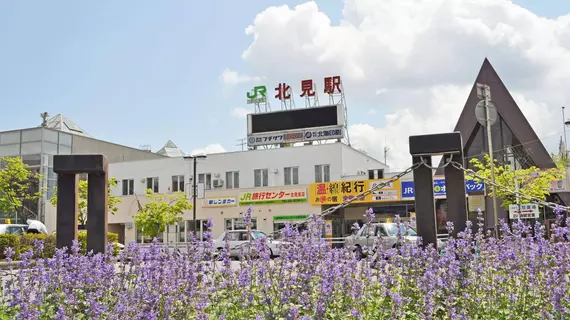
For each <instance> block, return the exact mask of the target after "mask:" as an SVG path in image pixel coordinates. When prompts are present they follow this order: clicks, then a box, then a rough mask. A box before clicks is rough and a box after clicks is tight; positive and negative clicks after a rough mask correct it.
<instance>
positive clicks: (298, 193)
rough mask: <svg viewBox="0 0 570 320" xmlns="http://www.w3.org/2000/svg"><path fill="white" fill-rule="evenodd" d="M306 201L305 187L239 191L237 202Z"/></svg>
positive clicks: (248, 203) (242, 203) (240, 203)
mask: <svg viewBox="0 0 570 320" xmlns="http://www.w3.org/2000/svg"><path fill="white" fill-rule="evenodd" d="M295 202H307V190H305V189H283V190H261V191H253V192H241V193H240V194H239V200H238V203H239V205H240V206H243V205H250V204H253V205H255V204H275V203H295Z"/></svg>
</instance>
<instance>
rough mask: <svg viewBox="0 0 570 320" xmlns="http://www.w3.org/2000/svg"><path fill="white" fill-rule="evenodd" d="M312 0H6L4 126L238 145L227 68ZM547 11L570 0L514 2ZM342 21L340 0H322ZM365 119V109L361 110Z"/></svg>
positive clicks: (1, 74) (2, 17) (240, 130)
mask: <svg viewBox="0 0 570 320" xmlns="http://www.w3.org/2000/svg"><path fill="white" fill-rule="evenodd" d="M301 2H304V1H283V0H281V1H275V0H263V1H261V0H248V1H235V0H231V1H230V0H225V1H189V0H186V1H183V0H173V1H155V0H143V1H141V0H137V1H134V0H132V1H127V0H123V1H111V0H105V1H96V2H94V1H91V2H87V1H15V0H14V1H8V0H7V1H2V2H0V44H1V48H2V50H0V110H1V111H2V117H0V131H3V130H10V129H18V128H25V127H32V126H36V125H38V124H39V123H40V122H41V119H40V117H39V114H40V113H41V112H44V111H48V112H49V113H50V114H52V115H55V114H57V113H63V114H64V115H66V116H68V117H69V118H71V119H73V120H74V121H75V122H76V123H77V124H78V125H79V126H81V127H82V128H83V129H85V130H86V131H88V132H89V133H91V134H92V135H93V136H95V137H97V138H99V139H103V140H108V141H112V142H116V143H120V144H125V145H129V146H133V147H138V146H139V145H145V144H148V145H151V146H152V148H153V150H157V149H159V148H160V147H161V146H162V144H164V142H166V140H168V139H172V140H173V141H175V142H176V143H177V144H178V145H179V147H181V148H182V149H183V150H185V151H187V152H189V151H190V150H192V149H194V148H199V147H204V146H205V145H208V144H211V143H221V144H222V145H223V146H224V147H225V148H226V149H227V150H236V149H237V148H238V147H236V146H235V144H236V143H237V142H236V139H238V138H243V137H245V131H246V123H245V121H243V120H240V119H236V118H234V117H231V116H230V113H231V110H232V109H234V108H236V107H245V103H244V102H245V87H236V88H233V89H227V88H224V86H223V84H222V83H221V82H220V79H219V77H220V74H221V72H222V70H224V69H225V68H229V69H231V70H236V71H240V72H244V73H248V70H247V66H246V65H245V64H244V62H243V61H242V59H241V54H242V52H243V51H244V50H245V49H246V48H247V47H248V45H249V44H250V43H251V41H252V38H251V36H246V35H245V32H244V30H245V28H246V27H247V26H248V25H250V24H252V23H253V19H254V18H255V16H256V14H257V13H259V12H261V11H262V10H263V9H265V8H267V7H269V6H271V5H283V4H287V5H290V6H294V5H296V4H299V3H301ZM514 2H515V3H518V4H520V5H521V6H523V7H526V8H529V9H531V10H533V11H534V12H535V13H537V14H539V15H545V16H548V17H555V16H558V15H562V14H565V13H568V12H570V1H567V0H543V1H538V0H518V1H514ZM317 3H318V4H319V8H320V9H321V10H322V11H323V12H325V13H326V14H327V15H328V16H329V18H330V19H331V20H332V23H333V24H336V23H338V22H339V21H340V19H341V15H342V7H343V2H342V1H341V0H327V1H317ZM356 117H360V118H365V117H366V115H365V114H360V115H356Z"/></svg>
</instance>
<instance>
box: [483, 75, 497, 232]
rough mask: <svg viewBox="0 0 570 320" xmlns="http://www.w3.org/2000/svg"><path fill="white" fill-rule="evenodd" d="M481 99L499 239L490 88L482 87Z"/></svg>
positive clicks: (487, 86)
mask: <svg viewBox="0 0 570 320" xmlns="http://www.w3.org/2000/svg"><path fill="white" fill-rule="evenodd" d="M483 97H484V99H485V118H486V122H487V125H486V127H487V144H488V146H489V159H490V161H491V182H492V183H493V214H494V217H495V236H496V237H497V239H498V238H499V213H498V209H497V188H495V157H494V156H493V136H492V133H491V126H492V125H493V123H492V122H491V112H490V111H489V107H490V104H489V100H490V99H489V98H490V97H491V88H490V87H489V85H486V84H484V85H483Z"/></svg>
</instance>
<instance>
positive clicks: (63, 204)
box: [55, 173, 79, 249]
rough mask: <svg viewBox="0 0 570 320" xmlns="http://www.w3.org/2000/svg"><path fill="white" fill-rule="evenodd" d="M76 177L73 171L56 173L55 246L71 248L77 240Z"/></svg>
mask: <svg viewBox="0 0 570 320" xmlns="http://www.w3.org/2000/svg"><path fill="white" fill-rule="evenodd" d="M78 179H79V178H78V177H77V175H76V174H75V173H58V175H57V221H56V234H55V244H56V247H57V248H63V247H67V249H71V246H72V244H73V240H77V212H78V211H79V209H78V204H79V202H78V192H77V181H78Z"/></svg>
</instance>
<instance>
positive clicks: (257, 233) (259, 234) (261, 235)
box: [253, 231, 267, 239]
mask: <svg viewBox="0 0 570 320" xmlns="http://www.w3.org/2000/svg"><path fill="white" fill-rule="evenodd" d="M266 237H267V235H266V234H265V233H263V232H261V231H254V232H253V238H254V239H261V238H266Z"/></svg>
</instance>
